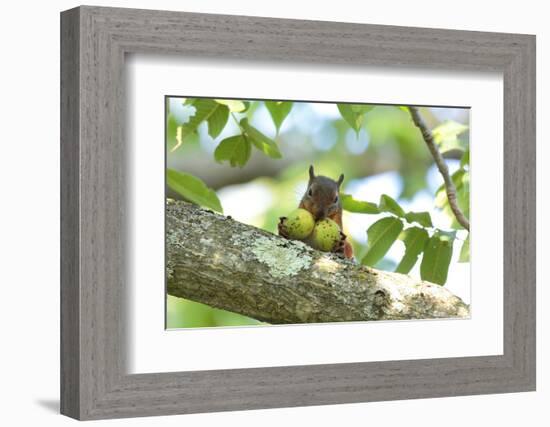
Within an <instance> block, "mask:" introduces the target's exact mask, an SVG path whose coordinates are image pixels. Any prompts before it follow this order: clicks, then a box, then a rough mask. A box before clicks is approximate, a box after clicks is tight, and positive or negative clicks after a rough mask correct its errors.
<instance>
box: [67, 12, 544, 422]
mask: <svg viewBox="0 0 550 427" xmlns="http://www.w3.org/2000/svg"><path fill="white" fill-rule="evenodd" d="M61 50H62V52H61V57H62V61H61V87H62V94H61V121H62V123H61V165H62V175H61V184H62V195H61V199H62V206H61V231H62V236H61V247H62V263H61V411H62V413H63V414H65V415H68V416H71V417H73V418H77V419H101V418H116V417H133V416H151V415H167V414H183V413H196V412H213V411H227V410H243V409H258V408H274V407H285V406H287V407H288V406H305V405H321V404H336V403H349V402H366V401H380V400H395V399H411V398H425V397H439V396H459V395H467V394H482V393H504V392H516V391H530V390H535V247H536V244H535V243H536V242H535V37H534V36H530V35H520V34H496V33H484V32H467V31H454V30H439V29H438V30H436V29H422V28H406V27H391V26H373V25H359V24H346V23H335V22H315V21H299V20H282V19H271V18H258V17H243V16H224V15H209V14H195V13H182V12H168V11H147V10H133V9H113V8H103V7H87V6H83V7H79V8H76V9H71V10H68V11H65V12H63V13H62V14H61Z"/></svg>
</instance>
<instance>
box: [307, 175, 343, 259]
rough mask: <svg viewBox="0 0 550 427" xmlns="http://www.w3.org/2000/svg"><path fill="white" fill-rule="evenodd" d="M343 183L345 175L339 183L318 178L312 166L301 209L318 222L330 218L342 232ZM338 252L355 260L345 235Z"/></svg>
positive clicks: (340, 178) (321, 177)
mask: <svg viewBox="0 0 550 427" xmlns="http://www.w3.org/2000/svg"><path fill="white" fill-rule="evenodd" d="M343 181H344V175H340V177H339V178H338V180H337V181H334V180H333V179H330V178H327V177H326V176H321V175H318V176H316V175H315V171H314V169H313V166H310V167H309V182H308V185H307V189H306V192H305V193H304V196H303V197H302V200H301V201H300V205H299V207H300V208H302V209H305V210H307V211H308V212H310V213H311V214H312V215H313V216H314V218H315V220H316V221H317V220H320V219H324V218H330V219H331V220H333V221H334V222H336V223H337V224H338V226H339V227H340V230H342V229H343V228H342V203H341V202H340V185H341V184H342V182H343ZM336 251H337V252H341V253H343V254H344V256H345V257H346V258H353V247H352V246H351V244H350V242H349V241H348V240H347V238H346V236H345V235H344V234H342V244H341V245H339V246H338V248H337V249H336Z"/></svg>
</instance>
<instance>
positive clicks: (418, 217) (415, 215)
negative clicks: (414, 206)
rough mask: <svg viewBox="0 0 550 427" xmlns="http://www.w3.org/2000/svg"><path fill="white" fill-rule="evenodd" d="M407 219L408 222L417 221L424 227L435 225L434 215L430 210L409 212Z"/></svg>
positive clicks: (406, 215)
mask: <svg viewBox="0 0 550 427" xmlns="http://www.w3.org/2000/svg"><path fill="white" fill-rule="evenodd" d="M405 219H406V220H407V222H411V223H412V222H417V223H419V224H420V225H422V226H424V227H433V224H432V217H431V216H430V213H429V212H407V213H406V214H405Z"/></svg>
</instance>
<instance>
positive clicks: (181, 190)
mask: <svg viewBox="0 0 550 427" xmlns="http://www.w3.org/2000/svg"><path fill="white" fill-rule="evenodd" d="M166 183H167V184H168V186H169V187H170V188H171V189H172V190H174V191H175V192H176V193H178V194H179V195H181V196H182V197H183V198H185V199H187V200H189V201H190V202H193V203H196V204H197V205H200V206H204V207H206V208H208V209H212V210H213V211H217V212H220V213H223V209H222V205H221V203H220V199H218V196H217V195H216V193H215V191H214V190H212V189H210V188H208V187H207V186H206V184H205V183H204V182H203V181H202V180H201V179H199V178H197V177H196V176H193V175H189V174H187V173H183V172H178V171H175V170H173V169H167V170H166Z"/></svg>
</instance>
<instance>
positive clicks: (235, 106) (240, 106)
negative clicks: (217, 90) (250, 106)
mask: <svg viewBox="0 0 550 427" xmlns="http://www.w3.org/2000/svg"><path fill="white" fill-rule="evenodd" d="M215 101H216V102H217V103H218V104H221V105H225V106H226V107H228V108H229V111H231V112H232V113H242V112H244V111H245V110H246V109H247V105H246V104H245V103H244V102H243V101H239V100H237V99H216V100H215Z"/></svg>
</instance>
